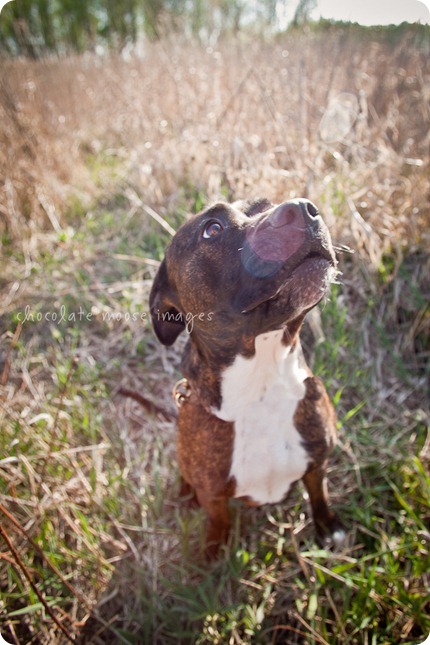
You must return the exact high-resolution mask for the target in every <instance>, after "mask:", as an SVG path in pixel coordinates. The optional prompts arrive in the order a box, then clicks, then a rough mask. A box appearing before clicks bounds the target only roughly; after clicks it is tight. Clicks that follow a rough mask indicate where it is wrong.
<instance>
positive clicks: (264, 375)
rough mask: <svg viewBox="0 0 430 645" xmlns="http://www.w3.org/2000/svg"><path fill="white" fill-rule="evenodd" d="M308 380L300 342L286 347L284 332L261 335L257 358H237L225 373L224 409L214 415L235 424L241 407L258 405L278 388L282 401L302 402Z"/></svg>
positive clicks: (222, 381) (256, 343) (256, 346)
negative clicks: (293, 400) (305, 382)
mask: <svg viewBox="0 0 430 645" xmlns="http://www.w3.org/2000/svg"><path fill="white" fill-rule="evenodd" d="M308 376H309V373H308V371H307V369H306V367H305V363H304V359H303V355H302V351H301V347H300V342H299V341H298V340H297V342H296V343H295V345H294V346H291V345H286V344H285V342H284V339H283V332H282V330H278V331H272V332H269V333H267V334H260V335H259V336H257V338H256V339H255V354H254V356H252V357H251V358H245V357H244V356H237V357H236V359H235V361H234V363H233V364H232V365H231V366H230V367H228V368H227V369H226V370H224V372H223V374H222V377H221V399H222V402H221V407H220V409H219V411H218V412H215V414H216V415H217V416H219V417H220V418H221V419H223V420H224V421H232V420H234V419H235V417H236V416H237V414H238V407H241V408H247V407H249V406H251V405H254V404H257V403H258V402H259V401H262V400H263V399H264V397H266V395H267V393H268V392H269V391H271V390H272V389H274V388H275V389H279V387H281V390H282V396H283V397H287V398H289V399H295V400H299V399H301V398H303V396H304V395H305V386H304V384H303V383H304V380H305V379H306V378H307V377H308ZM281 390H280V391H281Z"/></svg>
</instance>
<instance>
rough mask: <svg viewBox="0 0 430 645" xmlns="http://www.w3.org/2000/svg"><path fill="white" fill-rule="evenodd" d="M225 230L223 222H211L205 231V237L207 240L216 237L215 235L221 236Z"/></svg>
mask: <svg viewBox="0 0 430 645" xmlns="http://www.w3.org/2000/svg"><path fill="white" fill-rule="evenodd" d="M223 230H224V227H223V225H222V224H221V222H218V221H217V220H211V221H210V222H208V223H207V224H206V226H205V228H204V229H203V237H204V238H206V239H208V238H210V237H215V235H219V234H220V233H221V232H222V231H223Z"/></svg>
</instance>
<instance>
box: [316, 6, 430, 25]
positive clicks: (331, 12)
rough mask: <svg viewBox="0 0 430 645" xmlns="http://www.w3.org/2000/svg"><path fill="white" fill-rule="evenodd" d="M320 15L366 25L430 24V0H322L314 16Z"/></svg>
mask: <svg viewBox="0 0 430 645" xmlns="http://www.w3.org/2000/svg"><path fill="white" fill-rule="evenodd" d="M319 16H321V17H322V18H327V19H335V20H346V21H348V20H350V21H351V22H359V23H361V24H362V25H389V24H399V23H401V22H418V21H419V22H421V23H425V24H430V0H421V1H419V0H359V1H357V0H318V7H317V9H316V10H315V11H314V12H313V14H312V17H314V18H316V19H318V17H319Z"/></svg>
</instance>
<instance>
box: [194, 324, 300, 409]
mask: <svg viewBox="0 0 430 645" xmlns="http://www.w3.org/2000/svg"><path fill="white" fill-rule="evenodd" d="M300 326H301V323H298V324H294V325H292V326H291V327H290V326H288V328H285V329H280V330H276V331H269V332H265V333H262V334H259V335H258V336H256V337H252V336H249V337H248V336H246V335H244V336H243V337H242V338H239V339H237V341H236V343H235V345H234V346H231V347H226V346H218V345H215V346H214V345H210V346H209V347H208V346H207V345H205V344H203V347H204V348H205V349H204V350H203V351H202V349H201V345H200V343H199V342H198V338H197V339H196V337H195V336H194V337H193V336H191V337H190V339H189V341H188V343H187V345H186V347H185V351H184V355H183V359H182V364H181V369H182V372H183V374H184V376H185V377H186V379H187V380H188V382H189V384H190V386H191V389H192V390H193V391H194V393H195V394H196V396H197V397H198V400H199V402H200V403H201V405H202V406H203V407H205V408H206V409H208V410H213V409H214V408H218V409H219V408H220V407H221V405H222V398H223V397H222V391H221V383H222V380H223V375H225V373H226V371H227V370H228V369H229V368H230V367H231V366H232V365H233V364H235V363H237V361H239V362H241V361H243V365H244V366H247V368H248V370H245V372H246V373H247V377H246V378H247V379H248V380H249V383H250V385H251V384H252V382H253V381H254V379H255V378H256V377H258V379H259V381H261V378H260V376H261V371H262V370H263V371H264V372H265V374H267V377H268V378H269V374H273V373H277V372H278V370H285V369H287V364H288V365H289V364H291V365H292V363H293V362H294V364H296V363H297V365H298V364H299V362H300V364H302V363H303V365H305V363H304V359H303V356H302V351H301V347H300V341H299V336H298V331H299V329H300ZM292 332H293V334H292ZM251 359H252V360H251ZM288 369H289V368H288ZM294 369H296V368H294Z"/></svg>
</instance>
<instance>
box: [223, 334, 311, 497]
mask: <svg viewBox="0 0 430 645" xmlns="http://www.w3.org/2000/svg"><path fill="white" fill-rule="evenodd" d="M281 338H282V332H281V331H275V332H270V333H268V334H264V335H261V336H258V337H257V339H256V352H255V355H254V356H253V357H252V358H244V357H243V356H238V357H237V358H236V360H235V361H234V363H233V364H232V365H231V366H230V367H228V368H227V369H226V370H225V372H224V374H223V377H222V385H221V395H222V405H221V409H220V410H219V411H218V412H217V413H216V414H217V416H218V417H220V418H222V419H224V420H226V421H232V422H233V423H234V430H235V432H234V446H233V455H232V465H231V471H230V475H231V476H232V477H234V479H235V481H236V492H235V496H236V497H248V498H250V499H251V500H252V501H253V502H254V503H256V504H265V503H275V502H278V501H280V500H282V498H283V497H284V496H285V495H286V493H287V492H288V490H289V488H290V486H291V484H292V483H293V482H295V481H297V480H298V479H300V478H301V477H302V476H303V475H304V473H305V472H306V469H307V466H308V463H309V456H308V454H307V452H306V450H305V449H304V447H303V445H302V440H301V436H300V434H299V433H298V431H297V429H296V427H295V425H294V414H295V411H296V408H297V405H298V403H299V401H300V400H301V399H302V398H303V397H304V395H305V391H306V388H305V384H304V380H305V379H306V378H307V376H308V374H307V372H306V370H305V369H304V368H302V367H300V364H299V358H300V353H301V352H300V348H296V349H295V350H293V351H291V348H290V347H285V346H284V345H282V343H281Z"/></svg>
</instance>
